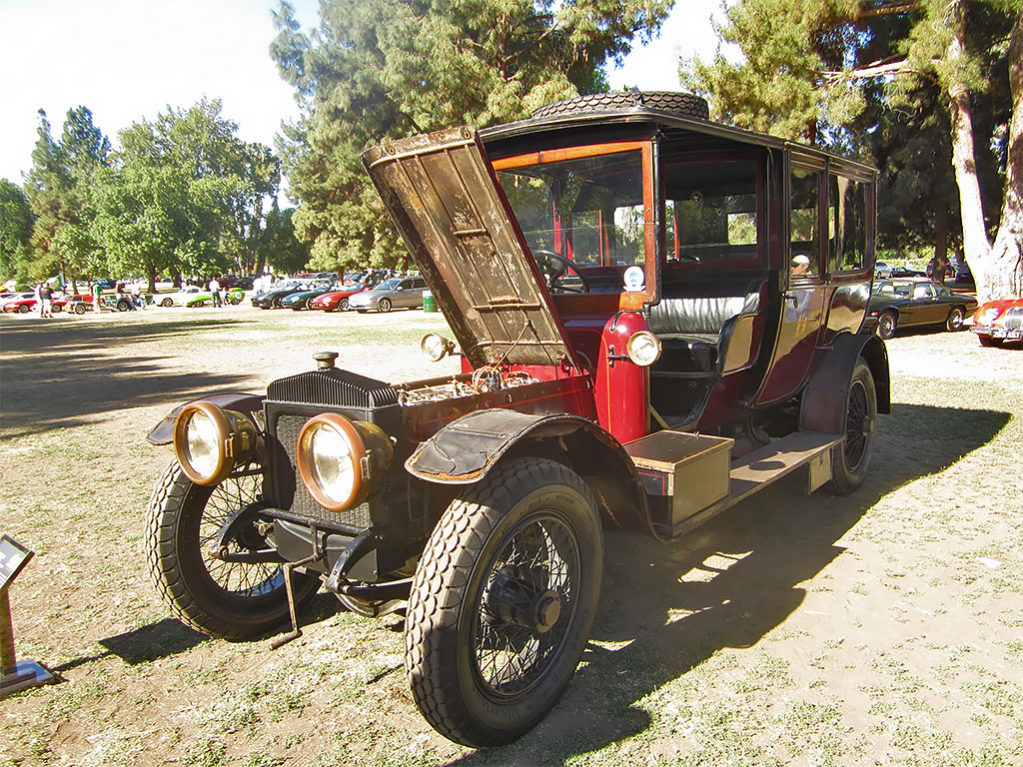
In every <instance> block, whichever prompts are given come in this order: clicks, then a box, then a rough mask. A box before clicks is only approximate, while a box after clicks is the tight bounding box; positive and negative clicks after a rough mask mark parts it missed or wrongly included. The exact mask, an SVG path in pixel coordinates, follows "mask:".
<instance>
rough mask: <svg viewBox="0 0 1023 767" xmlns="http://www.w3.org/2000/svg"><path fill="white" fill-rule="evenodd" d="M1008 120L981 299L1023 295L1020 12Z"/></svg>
mask: <svg viewBox="0 0 1023 767" xmlns="http://www.w3.org/2000/svg"><path fill="white" fill-rule="evenodd" d="M1009 92H1010V93H1011V94H1012V115H1011V117H1010V118H1009V135H1008V137H1007V138H1008V146H1007V151H1006V163H1005V195H1004V197H1003V198H1002V217H1001V220H1000V222H999V225H998V234H997V235H996V236H995V244H994V246H993V247H992V248H991V252H990V255H989V256H988V259H987V264H988V274H987V276H986V278H985V280H984V289H983V294H982V291H981V286H980V284H979V283H978V285H977V292H978V295H977V297H978V298H980V299H981V300H988V299H991V298H1009V297H1012V296H1023V13H1018V14H1017V15H1016V20H1015V21H1014V22H1013V25H1012V34H1011V36H1010V38H1009Z"/></svg>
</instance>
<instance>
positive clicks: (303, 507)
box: [270, 413, 372, 527]
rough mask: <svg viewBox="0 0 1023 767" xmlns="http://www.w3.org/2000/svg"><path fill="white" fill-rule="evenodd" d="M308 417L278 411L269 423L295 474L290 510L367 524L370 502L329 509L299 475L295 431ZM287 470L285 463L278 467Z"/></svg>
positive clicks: (356, 523)
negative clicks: (317, 499) (352, 506)
mask: <svg viewBox="0 0 1023 767" xmlns="http://www.w3.org/2000/svg"><path fill="white" fill-rule="evenodd" d="M307 420H308V416H304V415H292V414H288V413H284V414H281V415H280V416H278V417H277V418H276V419H275V420H274V421H273V422H272V423H271V424H270V429H271V433H273V434H275V435H276V437H277V440H278V442H280V444H281V446H282V447H283V448H284V453H285V454H286V455H287V458H288V462H289V463H290V464H291V472H292V476H294V477H296V482H295V498H294V500H293V501H292V504H291V508H290V511H291V513H292V514H298V515H300V516H303V517H308V518H309V519H315V520H321V521H324V522H328V523H340V524H344V525H352V526H355V527H369V526H370V525H371V524H372V520H371V517H370V512H369V504H368V503H363V504H361V505H359V506H356V507H355V508H354V509H350V510H348V511H342V512H337V511H328V510H327V509H325V508H323V507H322V506H320V504H318V503H317V502H316V500H315V499H314V498H313V497H312V496H311V495H309V491H308V490H306V488H305V485H303V484H302V481H301V480H300V479H297V477H298V455H297V452H298V433H299V431H301V429H302V426H303V425H304V424H305V422H306V421H307ZM280 468H281V469H284V470H286V469H287V467H284V466H282V467H280Z"/></svg>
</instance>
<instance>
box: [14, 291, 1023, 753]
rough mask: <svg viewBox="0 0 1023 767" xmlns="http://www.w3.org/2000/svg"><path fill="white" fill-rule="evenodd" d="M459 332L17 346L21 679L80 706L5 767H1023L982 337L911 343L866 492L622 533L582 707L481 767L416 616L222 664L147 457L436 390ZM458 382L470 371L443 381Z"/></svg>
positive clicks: (1008, 383) (1014, 542)
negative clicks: (181, 614)
mask: <svg viewBox="0 0 1023 767" xmlns="http://www.w3.org/2000/svg"><path fill="white" fill-rule="evenodd" d="M442 327H443V320H442V319H441V318H440V316H439V315H425V314H423V313H421V312H412V313H407V312H406V313H396V314H392V315H384V316H374V315H365V316H361V315H354V314H345V315H337V314H334V315H324V314H319V313H317V314H316V315H310V314H307V313H301V314H299V313H295V312H287V311H285V312H260V311H258V310H254V309H251V308H247V307H238V308H225V309H219V310H214V309H196V310H186V309H169V310H157V309H152V310H147V311H145V312H136V313H127V314H104V315H101V316H98V317H97V316H85V317H76V318H68V317H62V318H56V319H53V320H42V319H38V318H36V317H34V316H32V317H2V318H0V466H2V475H0V476H2V487H0V533H7V534H9V535H11V536H12V537H14V538H15V539H17V540H18V541H20V542H22V543H23V544H25V545H27V546H28V547H30V548H31V549H33V550H34V551H35V552H36V556H35V559H34V560H33V561H32V562H31V563H30V564H29V565H28V567H27V568H26V570H25V571H24V572H23V573H22V574H21V576H19V578H18V579H17V580H16V582H15V583H14V585H13V586H12V588H11V590H10V598H11V607H12V613H13V616H14V633H15V639H16V645H17V652H18V656H19V658H31V659H34V660H37V661H39V662H40V663H43V664H44V665H46V666H47V667H48V668H50V669H51V670H52V671H53V672H54V673H55V674H56V675H57V677H58V680H59V683H57V684H52V685H47V686H44V687H39V688H36V689H33V690H29V691H25V692H21V693H17V694H15V695H13V696H11V697H9V698H7V699H4V700H0V764H4V765H47V764H61V765H65V764H67V765H152V764H181V765H244V766H245V767H268V766H269V765H303V766H304V765H315V766H317V767H326V766H327V765H351V764H360V765H430V764H464V765H491V764H498V765H502V764H509V765H511V764H514V765H532V764H543V765H547V764H550V765H561V764H565V765H584V764H585V765H656V764H663V765H697V764H699V765H704V764H722V765H726V764H727V765H737V764H764V765H768V764H797V765H827V764H835V765H850V764H865V765H872V764H879V765H889V764H893V765H894V764H899V765H901V764H908V765H918V764H919V765H938V764H941V765H950V764H955V765H971V764H976V765H999V764H1006V765H1009V764H1014V765H1020V764H1023V497H1021V479H1020V475H1021V472H1020V469H1021V466H1023V459H1021V456H1023V427H1021V416H1023V350H1007V349H982V348H981V347H980V346H979V344H978V343H977V341H976V339H975V338H973V337H971V335H970V334H969V333H968V332H963V333H956V334H949V333H918V334H913V335H909V336H905V337H897V338H895V339H894V340H892V341H891V342H889V344H888V349H889V356H890V362H891V370H892V381H893V385H892V397H893V407H892V414H891V415H889V416H885V417H883V418H882V419H881V424H880V438H879V440H878V447H877V451H876V453H875V455H874V458H873V464H872V469H871V473H870V476H869V478H868V480H867V482H866V484H865V485H864V486H863V487H862V488H861V489H860V490H859V491H858V492H857V493H855V494H853V495H851V496H847V497H831V496H828V495H826V494H823V493H816V494H814V495H811V496H807V495H805V493H804V492H803V484H805V475H803V474H801V473H797V474H796V475H794V476H793V477H791V478H789V479H788V480H786V481H784V482H782V483H779V484H778V485H776V486H774V487H772V488H770V489H768V490H766V491H764V492H762V493H760V494H758V495H755V496H753V497H752V498H751V499H749V500H747V501H745V502H743V503H742V504H740V505H738V506H736V507H734V508H732V509H730V510H729V511H728V512H726V513H725V514H723V515H721V516H720V517H718V518H717V519H715V520H714V521H713V522H712V523H710V524H709V525H707V526H705V527H703V528H701V529H700V530H699V531H697V532H696V533H694V534H692V535H690V536H689V537H687V538H684V539H683V540H681V541H679V542H677V543H674V544H670V545H661V544H657V543H654V542H652V541H650V540H647V539H645V538H641V537H637V536H632V535H623V534H617V533H610V534H608V536H607V557H606V561H605V566H604V589H603V594H602V602H601V612H600V615H599V617H598V620H597V624H596V626H595V629H594V635H593V639H592V641H591V643H590V645H589V647H588V649H587V651H586V654H585V656H584V660H583V663H582V664H581V666H580V668H579V669H578V671H577V673H576V675H575V677H574V679H573V681H572V684H571V685H570V687H569V689H568V691H567V693H566V695H565V696H564V697H563V699H562V700H561V702H560V703H559V705H558V706H557V708H556V709H555V710H554V712H553V713H552V714H551V716H549V717H548V718H547V719H546V720H545V721H544V722H543V723H542V724H541V725H540V726H539V727H537V728H536V729H535V730H534V731H532V732H531V733H529V734H528V735H526V736H525V737H524V738H523V739H522V740H520V741H519V742H517V743H515V744H513V745H511V746H508V747H506V748H501V749H493V750H487V751H474V750H472V749H466V748H462V747H459V746H456V745H454V744H452V743H450V742H448V741H446V740H445V739H443V738H442V737H440V736H439V735H437V734H436V733H435V732H434V731H433V730H431V729H430V728H429V727H428V726H427V725H426V723H425V722H424V720H423V719H422V718H421V717H420V716H419V714H418V713H417V711H416V708H415V705H414V704H413V702H412V700H411V696H410V695H409V693H408V689H407V685H406V682H405V678H404V671H403V668H402V638H401V628H402V624H401V619H400V617H394V616H392V617H390V618H387V619H383V620H373V619H368V618H362V617H359V616H356V615H353V614H350V613H346V612H343V611H342V610H341V609H340V606H339V604H338V603H337V601H336V600H335V599H333V597H331V596H330V595H328V594H321V595H320V596H318V597H317V598H316V600H314V603H313V605H312V607H311V609H310V610H309V611H308V612H307V613H306V614H305V615H304V621H305V626H304V635H303V636H302V637H301V638H300V639H298V640H297V641H294V642H292V643H290V644H288V645H286V646H284V647H283V648H281V649H279V650H271V649H270V641H271V639H272V638H267V639H264V640H260V641H256V642H250V643H229V642H224V641H218V640H210V639H207V638H205V637H203V636H202V635H200V634H197V633H195V632H193V631H191V630H189V629H187V628H185V627H184V626H182V625H181V624H180V623H178V622H177V621H175V620H173V619H171V618H170V617H169V613H168V610H167V609H166V608H165V606H164V605H163V604H162V603H161V602H160V601H159V599H158V597H157V594H156V591H155V589H154V588H153V587H152V586H151V584H150V583H149V581H148V579H147V572H146V566H145V563H144V560H143V554H142V551H143V549H142V535H143V524H142V522H143V511H144V509H145V506H146V503H147V500H148V496H149V494H150V492H151V491H152V487H153V484H154V483H155V481H156V479H157V477H158V476H159V474H160V471H161V469H162V468H163V466H164V465H165V464H166V462H167V461H168V460H169V459H170V453H169V451H168V449H166V448H154V447H151V446H150V445H148V443H146V442H145V439H144V437H145V434H146V432H147V431H148V430H149V428H150V427H151V426H152V425H154V424H155V423H156V422H157V421H158V420H159V419H160V418H161V417H162V416H163V415H164V414H165V413H166V412H167V411H168V410H169V409H170V408H171V407H173V406H174V405H175V404H178V403H180V402H181V401H184V400H187V399H189V398H191V397H193V396H195V395H198V394H201V393H203V392H207V391H211V390H221V389H241V390H250V391H261V390H262V389H263V388H264V387H265V384H266V383H267V382H269V381H270V380H272V379H274V378H276V377H279V376H283V375H290V374H293V373H295V372H298V371H301V370H304V369H309V368H311V367H313V364H314V363H313V360H312V354H313V353H315V352H317V351H320V350H323V349H335V350H338V351H340V352H341V359H340V360H339V365H342V366H345V367H349V368H351V369H354V370H356V371H358V372H360V373H364V374H367V375H372V376H374V377H377V378H382V379H384V380H391V381H398V380H409V379H412V378H421V377H426V376H432V375H439V374H441V373H444V372H447V371H448V370H450V369H452V368H451V363H441V367H440V368H438V367H429V366H428V365H427V363H425V362H423V361H422V359H421V357H420V355H419V353H418V339H419V337H420V336H421V335H422V334H423V333H424V332H426V331H427V330H431V329H439V328H442ZM445 365H446V366H447V367H445Z"/></svg>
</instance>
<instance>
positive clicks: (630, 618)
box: [453, 405, 1011, 765]
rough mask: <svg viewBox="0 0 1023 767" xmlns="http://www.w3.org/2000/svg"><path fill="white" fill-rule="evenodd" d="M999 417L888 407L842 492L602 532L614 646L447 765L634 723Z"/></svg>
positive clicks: (605, 627) (609, 736) (797, 486)
mask: <svg viewBox="0 0 1023 767" xmlns="http://www.w3.org/2000/svg"><path fill="white" fill-rule="evenodd" d="M1010 418H1011V416H1010V415H1009V414H1008V413H1001V412H993V411H988V410H951V409H945V408H936V407H927V406H920V405H895V406H893V409H892V414H891V415H890V416H886V417H885V419H884V423H883V426H882V434H881V438H880V439H879V440H878V444H877V447H876V451H875V454H874V456H873V461H872V468H871V472H870V474H869V476H868V479H867V481H866V482H865V483H864V485H863V486H862V487H861V488H860V489H859V490H858V491H857V492H856V493H854V494H852V495H848V496H831V495H828V494H827V493H826V492H825V491H819V492H817V493H814V494H813V495H809V496H807V495H805V493H804V492H802V491H803V490H804V486H805V482H806V474H805V470H803V471H801V472H796V473H795V474H793V475H792V476H790V477H789V478H787V479H786V480H783V481H781V482H779V483H777V484H776V485H774V486H773V487H770V488H767V489H766V490H763V491H761V492H760V493H759V494H757V495H754V496H753V497H751V498H749V499H747V500H746V501H744V502H742V503H740V504H738V505H736V506H734V507H733V508H731V509H729V510H727V511H725V512H724V513H723V514H721V515H720V516H719V517H717V518H716V519H714V520H712V521H711V522H710V523H708V524H707V525H705V526H703V527H701V528H699V529H698V530H696V531H695V532H694V533H692V534H690V535H688V536H685V537H683V538H682V539H680V540H679V541H677V542H674V543H670V544H659V543H657V542H655V541H653V540H652V539H650V538H647V537H643V536H638V535H634V534H623V533H609V534H608V535H607V537H606V542H607V551H606V557H605V565H604V582H603V591H602V595H601V609H600V614H599V615H598V618H597V622H596V624H595V626H594V629H593V632H592V636H593V638H594V639H595V640H597V641H598V642H610V643H612V644H613V645H614V646H615V647H617V649H605V648H603V647H601V646H600V645H596V644H593V643H591V644H590V645H589V647H588V649H587V651H586V653H585V654H584V661H585V665H583V666H582V667H581V668H580V669H579V670H578V671H577V672H576V675H575V677H574V678H573V680H572V683H571V684H570V686H569V689H568V691H567V692H566V694H565V695H564V697H563V698H562V699H561V701H560V703H559V704H558V705H557V706H556V707H555V709H554V711H552V712H551V714H550V715H549V716H548V717H547V718H546V719H545V720H544V721H543V722H541V724H540V725H538V726H537V727H536V728H535V729H534V730H533V731H531V732H530V733H528V734H526V735H525V736H524V737H523V738H522V739H521V740H519V741H517V742H516V743H513V744H511V745H509V746H506V747H504V748H498V749H481V750H479V751H476V752H473V753H471V754H468V755H466V756H465V757H463V758H461V759H459V760H457V761H455V762H453V764H465V765H488V764H494V763H499V764H502V765H520V764H521V765H532V764H546V765H555V764H563V763H565V762H566V761H568V760H570V759H572V758H573V757H577V756H578V755H581V754H585V753H588V752H590V751H594V750H598V749H600V748H603V747H605V746H607V745H609V744H611V743H614V742H616V741H621V740H624V739H627V738H630V737H632V736H635V735H637V734H638V733H641V732H643V731H644V730H645V729H647V728H648V727H649V726H650V725H651V719H650V716H649V714H648V712H647V711H646V710H644V709H643V708H640V707H639V706H638V705H637V703H638V701H640V700H642V699H643V698H644V697H646V696H647V695H650V694H651V693H653V692H655V691H657V690H658V689H660V688H661V687H662V686H664V685H665V684H667V683H669V682H671V681H672V680H674V679H676V678H678V677H681V676H683V675H684V674H686V672H687V671H689V670H690V669H692V668H694V667H695V666H697V665H698V664H700V663H702V662H703V661H705V660H707V659H708V658H710V657H711V656H713V655H714V653H716V652H717V651H719V650H721V649H723V648H729V647H730V648H746V647H751V646H752V645H754V644H756V643H757V642H758V641H759V640H761V639H762V638H763V637H764V636H765V635H767V634H768V632H770V631H771V630H772V629H774V628H775V627H777V626H779V625H780V624H781V623H782V622H783V621H784V620H785V619H786V618H787V617H788V616H789V615H790V614H791V613H792V612H793V611H794V610H796V608H798V607H799V605H800V604H801V603H802V602H803V600H804V598H805V596H806V591H805V590H804V589H803V588H802V587H801V586H800V584H803V583H804V582H805V581H807V580H810V579H812V578H814V577H815V576H817V575H818V574H819V573H820V572H821V571H822V570H823V569H824V568H825V567H826V566H827V565H828V564H829V563H831V562H832V561H833V560H835V559H836V558H838V557H840V556H841V555H842V554H843V552H844V551H845V549H844V548H843V547H842V546H840V545H838V541H839V540H840V539H841V538H842V537H843V536H844V535H845V534H846V532H848V531H849V530H850V529H851V528H853V527H854V526H855V525H856V523H857V522H858V521H859V519H860V518H861V517H862V516H863V514H864V513H865V512H866V511H867V509H869V508H870V507H872V506H873V505H874V504H875V503H877V502H878V501H879V500H880V499H881V498H883V497H884V496H885V495H887V494H888V493H890V492H892V491H894V490H895V489H897V488H898V487H900V486H902V485H904V484H906V483H908V482H911V481H913V480H915V479H917V478H919V477H922V476H926V475H928V474H932V473H935V472H939V471H942V470H943V469H946V468H948V467H949V466H951V465H952V464H954V463H955V462H956V461H958V460H959V459H960V458H961V457H962V456H964V455H966V454H967V453H969V452H971V451H973V450H975V449H977V448H979V447H981V446H983V445H984V444H986V443H988V442H990V441H991V440H992V439H993V438H994V436H995V435H996V434H997V433H998V432H999V431H1000V430H1001V429H1002V427H1004V426H1005V425H1006V424H1007V423H1008V422H1009V420H1010ZM913 435H916V438H915V439H914V437H913ZM920 435H933V436H932V437H930V438H928V439H925V440H921V439H920V438H919V437H920Z"/></svg>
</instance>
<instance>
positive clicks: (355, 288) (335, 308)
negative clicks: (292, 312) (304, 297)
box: [309, 283, 366, 312]
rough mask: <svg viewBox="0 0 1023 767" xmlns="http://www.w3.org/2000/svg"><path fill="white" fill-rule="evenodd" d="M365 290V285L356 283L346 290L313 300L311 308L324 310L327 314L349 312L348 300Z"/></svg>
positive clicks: (326, 294) (310, 302)
mask: <svg viewBox="0 0 1023 767" xmlns="http://www.w3.org/2000/svg"><path fill="white" fill-rule="evenodd" d="M365 289H366V286H365V284H361V283H356V284H354V285H350V286H348V287H346V288H345V289H344V290H338V291H334V292H331V293H324V294H322V295H319V296H316V297H315V298H313V299H311V300H310V301H309V308H310V309H322V310H323V311H325V312H347V311H348V299H349V298H351V297H352V296H354V295H355V294H356V293H361V292H362V291H364V290H365Z"/></svg>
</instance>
